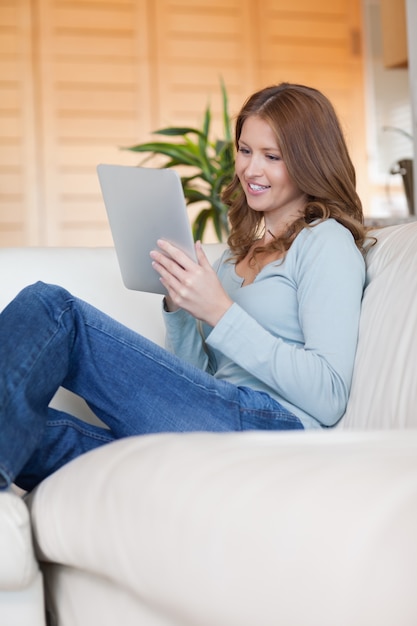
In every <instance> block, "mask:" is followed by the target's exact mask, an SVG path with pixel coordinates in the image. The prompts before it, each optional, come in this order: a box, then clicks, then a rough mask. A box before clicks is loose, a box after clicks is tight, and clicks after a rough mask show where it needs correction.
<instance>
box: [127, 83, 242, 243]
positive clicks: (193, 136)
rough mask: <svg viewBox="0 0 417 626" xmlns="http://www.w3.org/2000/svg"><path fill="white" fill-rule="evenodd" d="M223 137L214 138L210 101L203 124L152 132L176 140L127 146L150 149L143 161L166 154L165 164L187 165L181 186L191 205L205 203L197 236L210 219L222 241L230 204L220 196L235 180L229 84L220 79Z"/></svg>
mask: <svg viewBox="0 0 417 626" xmlns="http://www.w3.org/2000/svg"><path fill="white" fill-rule="evenodd" d="M221 91H222V107H223V108H222V117H223V131H224V138H223V139H214V140H213V139H212V138H211V137H210V134H211V121H212V114H211V109H210V106H209V105H208V106H207V108H206V111H205V114H204V120H203V124H202V127H201V128H192V127H184V128H180V127H168V128H163V129H161V130H157V131H155V132H154V133H153V134H155V135H162V136H164V137H169V138H178V140H176V141H172V140H171V141H150V142H146V143H141V144H137V145H135V146H130V147H128V148H126V149H127V150H131V151H133V152H143V153H147V154H148V156H147V157H146V158H145V159H144V161H142V162H141V165H143V164H144V162H145V161H147V160H149V159H150V158H152V157H154V156H156V155H162V156H164V157H166V161H165V163H163V165H162V167H179V166H180V167H181V170H182V171H183V170H184V167H185V168H187V170H186V171H187V173H186V174H185V175H184V174H183V175H181V182H182V187H183V190H184V196H185V200H186V203H187V205H188V206H190V205H192V204H194V203H197V202H198V203H202V207H201V210H200V211H199V213H198V215H197V217H196V218H195V219H194V221H193V225H192V226H193V234H194V238H195V240H197V239H202V238H203V235H204V232H205V229H206V226H207V224H208V223H209V222H210V221H211V222H212V224H213V226H214V230H215V233H216V236H217V238H218V240H219V241H223V240H224V239H225V237H227V235H228V233H229V224H228V219H227V207H226V206H225V205H224V204H223V202H222V201H221V199H220V196H221V192H222V190H223V189H224V187H225V186H226V185H227V184H228V183H229V182H230V181H231V180H232V178H233V174H234V150H233V140H232V132H231V121H230V116H229V108H228V96H227V91H226V88H225V86H224V84H223V82H222V83H221Z"/></svg>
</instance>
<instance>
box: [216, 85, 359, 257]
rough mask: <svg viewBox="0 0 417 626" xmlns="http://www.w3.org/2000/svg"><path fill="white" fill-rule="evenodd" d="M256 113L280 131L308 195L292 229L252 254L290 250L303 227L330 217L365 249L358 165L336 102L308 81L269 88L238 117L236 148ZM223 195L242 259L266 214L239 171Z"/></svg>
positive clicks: (292, 171) (288, 160)
mask: <svg viewBox="0 0 417 626" xmlns="http://www.w3.org/2000/svg"><path fill="white" fill-rule="evenodd" d="M253 115H256V116H257V117H259V118H261V119H262V120H264V121H265V122H267V123H268V124H269V125H270V127H271V128H272V130H273V131H274V133H275V136H276V139H277V144H278V146H279V149H280V152H281V156H282V159H283V161H284V163H285V165H286V167H287V170H288V174H289V175H290V177H291V178H292V180H293V181H294V182H295V184H296V185H297V187H298V188H299V189H300V190H301V191H302V192H303V193H304V194H305V196H306V198H307V200H306V205H305V210H304V215H303V216H302V217H300V218H299V219H297V220H296V221H294V222H293V223H292V224H290V225H289V227H288V230H287V232H286V233H284V234H283V235H281V236H279V237H276V238H275V239H274V240H273V241H272V242H270V243H268V244H267V245H265V246H262V245H260V246H258V247H257V248H255V251H254V254H252V256H254V255H256V254H257V253H259V252H280V253H281V254H285V252H286V251H287V250H288V249H289V248H290V246H291V244H292V242H293V241H294V239H295V237H296V236H297V234H298V233H299V232H300V231H301V230H302V229H303V228H306V227H311V226H313V225H315V224H316V223H320V222H321V221H323V220H326V219H329V218H334V219H335V220H337V221H338V222H340V223H341V224H343V226H345V227H346V228H347V229H349V230H350V232H351V233H352V235H353V237H354V240H355V242H356V245H357V246H358V248H359V249H361V250H363V247H364V243H365V239H366V232H367V231H366V228H365V226H364V225H363V212H362V203H361V201H360V198H359V196H358V194H357V192H356V174H355V169H354V167H353V164H352V161H351V158H350V156H349V152H348V149H347V146H346V142H345V138H344V136H343V132H342V129H341V126H340V123H339V120H338V117H337V115H336V112H335V110H334V108H333V105H332V104H331V102H330V101H329V100H328V99H327V98H326V96H324V95H323V94H322V93H321V92H320V91H318V90H317V89H313V88H311V87H306V86H304V85H297V84H291V83H281V84H279V85H274V86H270V87H266V88H265V89H262V90H260V91H258V92H256V93H254V94H253V95H252V96H250V97H249V98H248V100H247V101H246V102H245V104H244V105H243V107H242V109H241V111H240V113H239V114H238V116H237V120H236V129H235V145H236V149H238V144H239V139H240V135H241V132H242V127H243V124H244V123H245V120H247V119H248V117H250V116H253ZM222 199H223V202H224V203H225V204H226V205H227V206H228V207H229V212H228V215H229V221H230V236H229V238H228V245H229V247H230V249H231V251H232V253H233V258H234V259H235V260H236V261H239V260H241V259H243V258H244V257H245V256H246V255H247V254H248V253H249V251H250V250H251V248H252V247H253V245H254V242H256V241H257V240H259V238H260V236H261V234H262V231H263V214H262V213H260V212H257V211H254V210H253V209H251V208H250V207H249V205H248V203H247V201H246V196H245V193H244V191H243V189H242V186H241V184H240V182H239V179H238V177H237V176H236V174H235V175H234V178H233V180H232V182H231V183H230V184H229V185H228V186H227V187H226V189H225V190H224V193H223V195H222ZM313 222H314V223H315V224H313ZM252 252H253V251H252Z"/></svg>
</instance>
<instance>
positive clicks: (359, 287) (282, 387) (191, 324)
mask: <svg viewBox="0 0 417 626" xmlns="http://www.w3.org/2000/svg"><path fill="white" fill-rule="evenodd" d="M229 257H230V252H229V251H227V252H225V253H224V255H223V256H222V257H221V258H220V259H219V261H218V262H217V263H216V264H215V268H216V271H217V273H218V276H219V278H220V281H221V283H222V285H223V287H224V289H225V290H226V291H227V293H228V294H229V296H230V297H231V298H232V300H233V301H234V304H233V305H232V306H231V307H230V309H229V310H228V311H227V312H226V313H225V315H224V316H223V317H222V318H221V320H220V321H219V322H218V324H217V325H216V326H215V327H214V328H211V327H209V326H207V325H206V324H200V323H198V322H196V320H195V319H194V318H193V317H192V316H191V315H189V314H188V313H186V312H185V311H183V310H181V309H180V310H179V311H176V312H175V313H165V314H164V317H165V323H166V328H167V348H168V349H170V350H171V351H173V352H175V354H177V355H178V356H180V357H181V358H183V359H185V360H187V361H188V362H189V363H193V364H194V365H196V366H197V367H200V368H202V369H203V370H206V371H208V372H210V373H211V374H212V375H213V376H216V377H218V378H221V379H223V380H227V381H229V382H231V383H233V384H235V385H239V386H243V385H244V386H248V387H251V388H252V389H257V390H260V391H265V392H267V393H269V395H270V396H272V397H273V398H275V399H276V400H278V402H280V403H281V404H282V405H283V406H285V407H286V408H288V409H289V410H290V411H292V412H293V413H294V414H295V415H297V416H298V417H299V418H300V420H301V421H302V423H303V425H304V427H305V428H311V427H313V428H314V427H316V428H317V427H319V426H333V425H334V424H336V422H337V421H338V420H339V419H340V417H341V416H342V415H343V413H344V411H345V408H346V403H347V400H348V395H349V390H350V385H351V378H352V370H353V363H354V358H355V352H356V344H357V336H358V326H359V315H360V307H361V300H362V293H363V287H364V281H365V263H364V259H363V256H362V254H361V253H360V251H359V250H358V248H357V247H356V245H355V243H354V240H353V237H352V235H351V233H350V232H349V231H348V230H347V229H346V228H344V227H343V226H342V225H341V224H339V223H338V222H336V221H335V220H333V219H329V220H326V221H324V222H322V223H319V224H318V225H316V226H312V227H311V228H305V229H304V230H303V231H301V233H300V234H299V235H298V236H297V237H296V239H295V241H294V243H293V244H292V246H291V248H290V250H289V251H288V253H287V255H286V257H285V259H284V261H274V262H272V263H270V264H268V265H266V266H265V267H264V268H263V269H262V271H261V272H260V273H259V274H258V275H257V277H256V279H255V281H254V282H253V283H252V284H249V285H247V286H242V282H243V279H242V278H240V277H239V276H238V275H237V274H236V271H235V265H234V263H231V262H228V261H227V259H228V258H229Z"/></svg>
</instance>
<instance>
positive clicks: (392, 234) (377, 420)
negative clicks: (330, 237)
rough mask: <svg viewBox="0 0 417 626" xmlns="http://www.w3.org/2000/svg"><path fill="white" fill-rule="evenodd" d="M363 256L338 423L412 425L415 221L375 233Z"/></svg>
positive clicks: (415, 420) (416, 346) (416, 326)
mask: <svg viewBox="0 0 417 626" xmlns="http://www.w3.org/2000/svg"><path fill="white" fill-rule="evenodd" d="M377 237H378V244H377V246H375V247H374V248H373V249H371V250H370V252H369V254H368V257H367V280H368V286H367V288H366V291H365V295H364V299H363V305H362V312H361V325H360V337H359V343H358V351H357V355H356V363H355V371H354V378H353V385H352V390H351V394H350V399H349V404H348V408H347V411H346V415H345V418H344V419H343V420H342V422H341V426H342V428H415V427H416V426H417V411H416V408H417V380H416V355H417V222H413V223H411V224H405V225H403V226H391V227H389V228H385V229H382V230H380V231H379V232H378V233H377Z"/></svg>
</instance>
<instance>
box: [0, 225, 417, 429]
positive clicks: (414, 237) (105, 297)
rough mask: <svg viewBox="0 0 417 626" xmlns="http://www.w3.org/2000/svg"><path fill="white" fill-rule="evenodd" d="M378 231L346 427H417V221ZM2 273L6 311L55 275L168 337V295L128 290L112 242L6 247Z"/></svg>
mask: <svg viewBox="0 0 417 626" xmlns="http://www.w3.org/2000/svg"><path fill="white" fill-rule="evenodd" d="M375 235H376V237H377V243H376V245H375V246H374V247H372V248H371V249H370V251H369V253H368V255H367V286H366V289H365V293H364V298H363V306H362V315H361V323H360V331H359V342H358V351H357V355H356V362H355V369H354V375H353V384H352V391H351V395H350V399H349V403H348V406H347V410H346V414H345V416H344V418H343V419H342V420H341V421H340V423H339V426H338V427H339V428H348V429H354V428H359V429H363V428H372V429H374V428H404V427H413V426H415V427H417V381H416V370H417V367H416V364H415V359H416V355H417V222H411V223H409V224H404V225H401V226H392V227H388V228H384V229H381V230H379V231H375ZM221 250H222V246H221V245H220V244H212V245H209V246H206V252H207V254H208V255H209V258H210V261H213V260H214V259H215V258H217V257H218V256H219V255H220V253H221ZM0 275H1V277H2V283H1V289H0V310H1V309H2V308H3V307H4V306H6V304H7V303H8V302H9V301H10V300H11V299H12V298H13V297H14V296H15V295H16V294H17V292H18V291H19V290H20V289H21V288H23V287H24V286H25V285H27V284H29V283H31V282H34V281H36V280H43V281H47V282H53V283H56V284H60V285H63V286H64V287H66V288H67V289H69V290H70V291H71V292H72V293H74V295H76V296H79V297H81V298H84V299H86V300H88V301H89V302H90V303H91V304H93V305H95V306H97V307H99V308H100V309H102V310H103V311H105V312H106V313H108V314H109V315H112V316H113V317H115V318H116V319H118V320H119V321H120V322H122V323H124V324H126V325H127V326H130V327H131V328H133V329H134V330H137V331H138V332H141V333H142V334H144V335H145V336H147V337H149V338H150V339H152V340H153V341H156V342H157V343H160V344H163V341H164V325H163V321H162V315H161V296H158V295H154V294H144V293H138V292H134V291H129V290H128V289H126V288H125V287H124V286H123V284H122V281H121V278H120V271H119V268H118V264H117V260H116V256H115V253H114V250H113V249H112V248H16V249H13V248H3V249H0ZM63 395H64V394H63V393H62V390H61V397H63ZM69 401H70V404H71V406H66V405H67V404H68V401H67V398H66V397H64V405H61V400H59V402H58V406H60V408H62V409H63V410H71V411H73V412H74V413H75V414H77V415H80V417H84V418H85V419H90V418H91V416H89V415H88V414H85V412H84V408H83V406H78V405H77V407H74V399H72V398H70V399H69Z"/></svg>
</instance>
